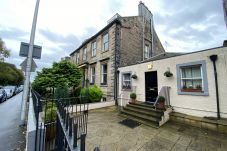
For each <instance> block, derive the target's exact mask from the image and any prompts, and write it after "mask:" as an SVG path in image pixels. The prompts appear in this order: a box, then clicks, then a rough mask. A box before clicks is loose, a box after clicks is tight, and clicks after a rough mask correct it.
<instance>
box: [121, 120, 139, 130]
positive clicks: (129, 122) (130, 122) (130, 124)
mask: <svg viewBox="0 0 227 151" xmlns="http://www.w3.org/2000/svg"><path fill="white" fill-rule="evenodd" d="M119 123H120V124H122V125H125V126H127V127H130V128H135V127H137V126H140V125H141V124H140V123H139V122H137V121H134V120H131V119H128V118H127V119H124V120H122V121H120V122H119Z"/></svg>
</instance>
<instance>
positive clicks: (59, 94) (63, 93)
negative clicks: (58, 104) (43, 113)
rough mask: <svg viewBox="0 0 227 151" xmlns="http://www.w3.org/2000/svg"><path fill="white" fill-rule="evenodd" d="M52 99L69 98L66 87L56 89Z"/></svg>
mask: <svg viewBox="0 0 227 151" xmlns="http://www.w3.org/2000/svg"><path fill="white" fill-rule="evenodd" d="M54 98H55V99H60V98H69V90H68V88H66V87H63V88H60V87H58V88H56V90H55V93H54Z"/></svg>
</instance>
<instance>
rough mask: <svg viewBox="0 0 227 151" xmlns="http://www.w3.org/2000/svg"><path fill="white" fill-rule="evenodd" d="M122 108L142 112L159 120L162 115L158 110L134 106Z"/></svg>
mask: <svg viewBox="0 0 227 151" xmlns="http://www.w3.org/2000/svg"><path fill="white" fill-rule="evenodd" d="M123 109H124V110H128V111H131V112H134V113H138V114H142V115H147V116H149V117H154V118H158V119H159V120H161V117H162V114H160V113H159V112H155V111H148V110H143V109H140V108H135V107H131V106H127V107H124V108H123Z"/></svg>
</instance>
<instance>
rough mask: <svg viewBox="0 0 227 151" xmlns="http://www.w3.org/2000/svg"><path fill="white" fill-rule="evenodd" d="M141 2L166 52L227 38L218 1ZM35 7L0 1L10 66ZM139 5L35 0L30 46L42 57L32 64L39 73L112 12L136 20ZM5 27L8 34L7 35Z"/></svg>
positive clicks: (129, 0)
mask: <svg viewBox="0 0 227 151" xmlns="http://www.w3.org/2000/svg"><path fill="white" fill-rule="evenodd" d="M143 2H144V3H145V5H146V6H147V7H148V8H149V9H150V10H151V12H152V13H153V15H154V19H155V20H154V23H155V28H156V32H157V34H158V36H159V38H160V40H161V42H162V43H163V44H164V42H165V41H167V42H168V44H169V45H168V46H167V51H180V52H182V51H185V52H188V51H197V50H200V49H206V48H209V47H216V46H220V45H221V44H222V42H223V40H224V39H227V36H226V35H227V34H226V28H225V25H224V19H223V11H222V3H221V2H220V1H214V0H201V1H189V0H180V1H179V0H172V1H171V4H170V2H169V0H143ZM35 3H36V0H1V5H0V18H1V23H0V37H2V38H3V40H4V41H5V42H6V45H7V47H9V48H10V49H11V50H12V53H13V55H12V57H11V58H10V59H7V60H8V61H9V62H12V63H14V64H18V62H19V61H20V60H21V57H19V47H20V42H21V40H23V41H25V42H28V41H29V33H30V31H31V25H32V18H33V14H34V8H35ZM204 3H206V5H204ZM138 4H139V0H82V1H76V0H66V1H63V0H40V7H39V14H38V22H37V29H36V38H35V44H38V45H41V46H42V47H43V50H42V51H43V52H42V58H41V60H37V64H38V66H39V70H40V68H42V67H45V66H50V65H51V63H52V62H53V61H58V60H60V58H61V57H64V56H65V55H68V54H69V53H70V51H73V50H74V49H76V48H77V47H78V46H79V44H80V43H81V42H82V41H84V40H85V39H86V38H89V36H91V35H92V34H94V33H95V32H97V31H98V30H100V29H102V28H103V27H104V26H105V25H107V21H108V20H109V19H110V18H111V17H112V16H113V15H114V14H115V13H119V14H120V15H121V16H136V15H137V14H138ZM7 28H8V29H9V30H12V31H11V32H9V31H7V32H6V29H7ZM3 31H4V32H3ZM22 31H23V32H25V33H28V34H25V33H23V32H22ZM41 31H43V32H41ZM13 32H17V35H13Z"/></svg>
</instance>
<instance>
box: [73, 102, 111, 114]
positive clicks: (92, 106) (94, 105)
mask: <svg viewBox="0 0 227 151" xmlns="http://www.w3.org/2000/svg"><path fill="white" fill-rule="evenodd" d="M114 104H115V102H114V101H107V102H96V103H89V106H88V110H92V109H98V108H103V107H108V106H113V105H114ZM79 108H80V106H79V105H78V106H77V110H79ZM81 109H82V110H83V105H82V108H81ZM73 112H76V105H74V106H73Z"/></svg>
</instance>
